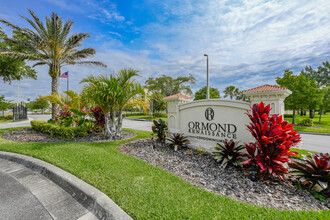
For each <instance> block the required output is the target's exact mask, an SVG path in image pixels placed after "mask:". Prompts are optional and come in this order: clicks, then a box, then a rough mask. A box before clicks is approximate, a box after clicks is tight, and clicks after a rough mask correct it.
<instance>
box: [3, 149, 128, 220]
mask: <svg viewBox="0 0 330 220" xmlns="http://www.w3.org/2000/svg"><path fill="white" fill-rule="evenodd" d="M0 186H1V187H0V219H20V220H21V219H23V220H24V219H26V220H31V219H46V220H47V219H61V220H66V219H67V220H71V219H79V220H87V219H88V220H94V219H129V220H131V219H132V218H131V217H130V216H128V215H127V214H126V213H125V212H124V211H123V210H122V209H121V208H120V207H119V206H118V205H117V204H116V203H114V202H113V201H112V200H111V199H110V198H109V197H107V196H106V195H105V194H104V193H102V192H101V191H99V190H97V189H96V188H94V187H92V186H90V185H88V184H87V183H85V182H83V181H82V180H80V179H78V178H77V177H75V176H73V175H72V174H70V173H68V172H66V171H64V170H61V169H59V168H57V167H55V166H53V165H51V164H48V163H46V162H44V161H41V160H38V159H35V158H32V157H28V156H24V155H19V154H14V153H8V152H2V151H0Z"/></svg>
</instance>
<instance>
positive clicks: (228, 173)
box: [119, 139, 330, 210]
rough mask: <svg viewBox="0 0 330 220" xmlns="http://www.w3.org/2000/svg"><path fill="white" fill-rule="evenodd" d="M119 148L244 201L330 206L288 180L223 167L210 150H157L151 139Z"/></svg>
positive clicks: (276, 205)
mask: <svg viewBox="0 0 330 220" xmlns="http://www.w3.org/2000/svg"><path fill="white" fill-rule="evenodd" d="M119 150H120V151H121V152H123V153H125V154H127V155H131V156H134V157H136V158H139V159H141V160H144V161H146V162H147V163H149V164H152V165H153V166H157V167H159V168H161V169H163V170H166V171H168V172H171V173H173V174H175V175H177V176H178V177H180V178H181V179H183V180H185V181H187V182H189V183H191V184H192V185H195V186H197V187H199V188H201V189H204V190H207V191H210V192H213V193H216V194H221V195H224V196H227V197H230V198H232V199H235V200H238V201H241V202H246V203H250V204H253V205H259V206H267V207H271V208H275V209H287V210H324V209H329V208H330V198H327V199H326V202H321V201H320V200H318V199H315V198H314V197H313V196H312V195H311V194H310V193H309V192H308V191H306V190H299V189H297V188H296V187H295V186H293V185H292V184H290V183H287V182H270V183H268V184H266V183H264V182H263V181H261V180H258V181H256V182H253V181H251V180H250V179H249V177H248V176H247V175H246V173H245V172H244V170H243V169H241V168H235V167H229V166H228V167H227V168H225V169H223V168H221V167H220V165H219V163H217V162H216V161H215V160H214V158H213V156H212V155H211V154H209V153H204V154H202V153H198V151H196V150H193V149H181V150H178V151H177V152H175V151H174V150H172V149H170V148H168V147H156V149H154V150H153V149H152V142H151V140H150V139H139V140H134V141H132V142H128V143H126V144H124V145H121V146H120V148H119Z"/></svg>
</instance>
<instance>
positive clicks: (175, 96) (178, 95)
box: [163, 94, 192, 99]
mask: <svg viewBox="0 0 330 220" xmlns="http://www.w3.org/2000/svg"><path fill="white" fill-rule="evenodd" d="M172 98H184V99H192V98H191V97H188V96H185V95H181V94H175V95H171V96H167V97H165V98H163V99H172Z"/></svg>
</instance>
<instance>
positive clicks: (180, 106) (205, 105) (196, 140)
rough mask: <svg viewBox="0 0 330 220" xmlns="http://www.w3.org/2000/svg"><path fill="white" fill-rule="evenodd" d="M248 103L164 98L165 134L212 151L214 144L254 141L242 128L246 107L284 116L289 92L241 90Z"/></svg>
mask: <svg viewBox="0 0 330 220" xmlns="http://www.w3.org/2000/svg"><path fill="white" fill-rule="evenodd" d="M244 94H245V95H247V96H248V97H249V98H250V100H251V103H249V102H243V101H235V100H227V99H204V100H198V101H192V98H190V97H187V96H184V95H180V94H176V95H172V96H168V97H165V98H164V100H165V101H166V102H167V112H168V129H169V133H183V134H184V135H185V136H187V137H189V139H190V142H191V147H193V148H204V149H206V150H208V151H213V150H212V148H213V147H215V146H216V144H217V142H224V141H225V140H226V139H227V140H231V139H232V140H234V141H238V142H241V143H242V144H243V143H248V142H251V141H254V138H253V137H252V135H251V134H250V132H249V131H248V130H247V128H246V125H248V124H249V123H250V119H249V118H248V116H247V115H246V114H245V112H246V110H250V107H249V106H250V105H253V104H254V103H258V104H259V103H260V102H261V101H263V102H264V103H265V104H270V105H271V108H272V110H271V114H284V99H285V98H286V97H287V96H288V95H290V94H291V91H290V90H288V89H286V88H282V87H279V86H273V85H264V86H259V87H256V88H253V89H249V90H245V91H244Z"/></svg>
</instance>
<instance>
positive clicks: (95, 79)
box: [80, 69, 144, 138]
mask: <svg viewBox="0 0 330 220" xmlns="http://www.w3.org/2000/svg"><path fill="white" fill-rule="evenodd" d="M137 72H138V71H136V70H133V69H123V70H121V71H119V72H118V73H117V74H116V75H99V76H93V75H90V76H88V77H87V78H84V79H83V80H82V81H81V82H80V83H87V84H85V86H84V88H83V92H82V96H83V98H84V99H89V100H90V101H92V102H94V103H95V104H96V105H98V106H100V108H101V109H102V111H103V113H104V115H105V136H106V137H108V138H115V137H120V136H121V132H122V111H123V109H125V108H127V107H129V105H130V104H132V103H133V102H132V99H133V97H135V96H136V95H137V94H142V93H143V92H144V91H143V88H142V86H141V85H140V83H138V82H136V81H134V80H132V77H134V76H138V74H137ZM115 111H118V118H117V120H115Z"/></svg>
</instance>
